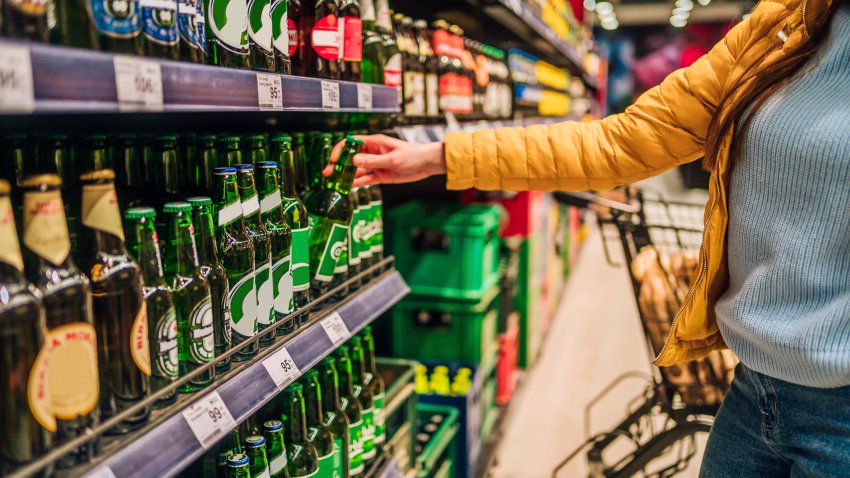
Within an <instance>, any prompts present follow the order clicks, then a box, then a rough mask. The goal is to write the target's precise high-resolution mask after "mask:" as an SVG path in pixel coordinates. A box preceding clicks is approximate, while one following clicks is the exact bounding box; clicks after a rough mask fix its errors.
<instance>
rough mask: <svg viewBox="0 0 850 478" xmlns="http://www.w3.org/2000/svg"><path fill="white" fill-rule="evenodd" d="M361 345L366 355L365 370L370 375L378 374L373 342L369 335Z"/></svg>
mask: <svg viewBox="0 0 850 478" xmlns="http://www.w3.org/2000/svg"><path fill="white" fill-rule="evenodd" d="M363 345H364V346H365V347H364V351H365V355H366V368H367V369H368V371H369V372H371V373H372V374H377V373H378V364H377V363H376V361H375V340H374V339H373V338H372V336H371V335H367V336H366V337H365V338H364V339H363Z"/></svg>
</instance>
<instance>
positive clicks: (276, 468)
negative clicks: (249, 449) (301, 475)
mask: <svg viewBox="0 0 850 478" xmlns="http://www.w3.org/2000/svg"><path fill="white" fill-rule="evenodd" d="M285 470H286V450H281V454H280V455H278V456H275V457H272V458H271V459H270V460H269V471H270V472H271V474H272V478H277V477H280V476H286V475H284V471H285Z"/></svg>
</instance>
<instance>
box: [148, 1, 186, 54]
mask: <svg viewBox="0 0 850 478" xmlns="http://www.w3.org/2000/svg"><path fill="white" fill-rule="evenodd" d="M140 3H141V6H142V29H143V30H144V32H145V38H146V39H147V40H148V41H152V42H154V43H159V44H160V45H166V46H170V45H176V44H177V3H176V2H174V1H169V0H141V2H140Z"/></svg>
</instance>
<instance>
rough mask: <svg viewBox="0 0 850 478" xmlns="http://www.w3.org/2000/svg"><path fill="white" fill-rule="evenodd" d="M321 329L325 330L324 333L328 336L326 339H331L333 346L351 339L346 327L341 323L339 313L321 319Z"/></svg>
mask: <svg viewBox="0 0 850 478" xmlns="http://www.w3.org/2000/svg"><path fill="white" fill-rule="evenodd" d="M322 328H323V329H325V333H327V334H328V338H329V339H331V342H332V343H333V344H334V345H337V344H339V343H340V342H344V341H345V340H346V339H348V338H349V337H351V331H349V330H348V326H347V325H345V322H343V321H342V317H340V315H339V312H334V313H333V314H331V315H329V316H328V317H327V318H325V319H323V320H322Z"/></svg>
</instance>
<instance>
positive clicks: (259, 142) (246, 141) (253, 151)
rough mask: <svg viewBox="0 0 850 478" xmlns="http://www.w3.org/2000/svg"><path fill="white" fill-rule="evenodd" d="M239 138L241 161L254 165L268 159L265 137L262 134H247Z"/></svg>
mask: <svg viewBox="0 0 850 478" xmlns="http://www.w3.org/2000/svg"><path fill="white" fill-rule="evenodd" d="M241 140H242V163H245V164H251V165H254V166H256V165H257V164H259V163H262V162H263V161H267V160H268V157H267V156H266V137H265V136H264V135H262V134H248V135H245V136H243V137H242V138H241ZM237 164H239V163H237ZM234 166H235V165H234Z"/></svg>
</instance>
